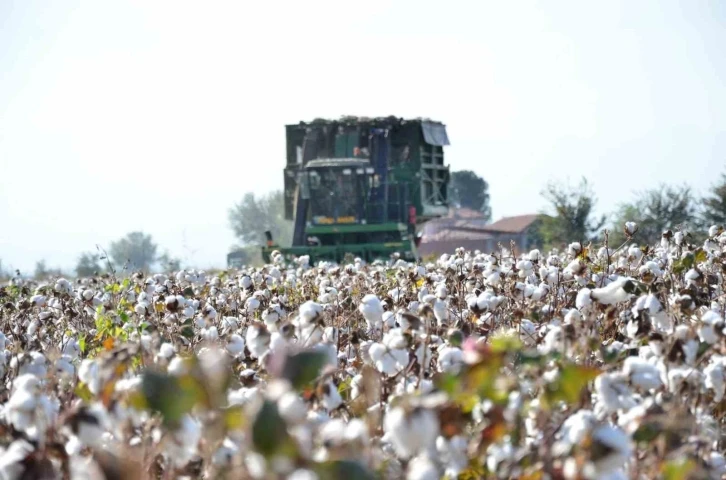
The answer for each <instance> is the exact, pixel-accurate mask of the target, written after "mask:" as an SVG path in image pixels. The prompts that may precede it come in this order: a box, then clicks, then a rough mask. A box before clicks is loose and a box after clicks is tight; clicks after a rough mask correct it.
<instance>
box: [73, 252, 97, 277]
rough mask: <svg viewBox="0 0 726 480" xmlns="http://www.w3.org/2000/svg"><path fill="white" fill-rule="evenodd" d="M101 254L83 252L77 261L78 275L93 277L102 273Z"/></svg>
mask: <svg viewBox="0 0 726 480" xmlns="http://www.w3.org/2000/svg"><path fill="white" fill-rule="evenodd" d="M98 261H99V256H98V255H97V254H95V253H92V252H83V253H82V254H81V255H80V256H79V257H78V263H76V276H78V277H91V276H93V275H96V274H97V273H100V272H101V270H102V268H101V265H100V264H99V263H98Z"/></svg>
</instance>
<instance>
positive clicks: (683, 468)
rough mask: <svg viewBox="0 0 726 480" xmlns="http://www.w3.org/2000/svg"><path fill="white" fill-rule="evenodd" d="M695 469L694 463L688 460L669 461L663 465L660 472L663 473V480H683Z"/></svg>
mask: <svg viewBox="0 0 726 480" xmlns="http://www.w3.org/2000/svg"><path fill="white" fill-rule="evenodd" d="M695 469H696V463H695V462H694V461H693V460H691V459H690V458H687V459H679V460H671V461H670V462H668V463H666V464H664V465H663V467H662V468H661V472H662V473H663V480H683V479H684V478H688V475H690V474H691V472H693V471H694V470H695Z"/></svg>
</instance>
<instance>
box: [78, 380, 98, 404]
mask: <svg viewBox="0 0 726 480" xmlns="http://www.w3.org/2000/svg"><path fill="white" fill-rule="evenodd" d="M74 393H75V394H76V396H77V397H78V398H80V399H81V400H83V401H84V402H90V401H91V399H93V394H92V393H91V391H90V390H89V389H88V385H86V384H85V383H83V382H78V384H77V385H76V389H75V392H74Z"/></svg>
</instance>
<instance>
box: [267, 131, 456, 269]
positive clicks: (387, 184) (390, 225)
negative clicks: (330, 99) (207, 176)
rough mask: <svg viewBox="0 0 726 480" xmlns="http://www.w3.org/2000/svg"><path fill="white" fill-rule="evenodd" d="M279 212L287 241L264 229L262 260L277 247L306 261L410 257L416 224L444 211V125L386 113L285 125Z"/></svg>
mask: <svg viewBox="0 0 726 480" xmlns="http://www.w3.org/2000/svg"><path fill="white" fill-rule="evenodd" d="M286 133H287V165H286V167H285V170H284V182H285V218H286V219H288V220H292V221H293V224H294V233H293V239H292V245H290V246H287V245H285V246H281V245H276V244H275V242H274V239H272V237H271V236H270V235H269V233H268V235H267V245H266V246H264V247H263V249H262V253H263V257H264V258H265V260H266V261H269V260H270V254H271V252H272V251H274V250H277V251H279V252H281V253H282V254H283V255H285V256H287V257H295V256H301V255H308V256H309V257H310V261H311V262H315V261H318V260H331V261H336V262H341V261H342V260H343V259H344V258H345V256H346V255H351V256H353V257H360V258H362V259H364V260H365V261H368V262H370V261H373V260H376V259H385V260H387V259H389V258H391V256H392V255H395V254H397V255H400V256H401V258H404V259H407V260H416V259H417V258H418V255H417V246H418V244H419V243H420V241H421V236H420V234H419V233H417V230H418V227H419V226H420V225H421V224H422V223H424V222H426V221H428V220H430V219H432V218H435V217H438V216H441V215H445V214H446V213H447V212H448V192H447V188H448V182H449V167H448V166H447V165H445V164H444V152H443V147H444V146H445V145H448V144H449V140H448V135H447V133H446V128H445V126H444V125H443V124H441V123H439V122H433V121H430V120H422V119H417V120H403V119H398V118H393V117H387V118H378V119H364V118H344V119H341V120H339V121H327V120H315V121H313V122H311V123H300V124H296V125H288V126H287V132H286Z"/></svg>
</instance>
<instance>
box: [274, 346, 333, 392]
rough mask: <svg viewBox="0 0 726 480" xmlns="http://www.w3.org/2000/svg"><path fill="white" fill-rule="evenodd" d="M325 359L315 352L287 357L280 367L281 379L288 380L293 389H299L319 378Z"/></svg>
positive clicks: (321, 353) (305, 352)
mask: <svg viewBox="0 0 726 480" xmlns="http://www.w3.org/2000/svg"><path fill="white" fill-rule="evenodd" d="M327 359H328V357H327V355H326V354H324V353H323V352H315V351H303V352H299V353H296V354H293V355H288V356H287V358H286V359H285V364H284V366H283V367H282V373H281V377H282V378H284V379H286V380H289V381H290V383H291V384H292V386H293V388H296V389H301V388H303V387H305V386H307V385H308V384H310V382H312V381H313V380H315V379H316V378H318V377H319V376H320V373H321V371H322V369H323V366H325V363H326V361H327Z"/></svg>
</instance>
